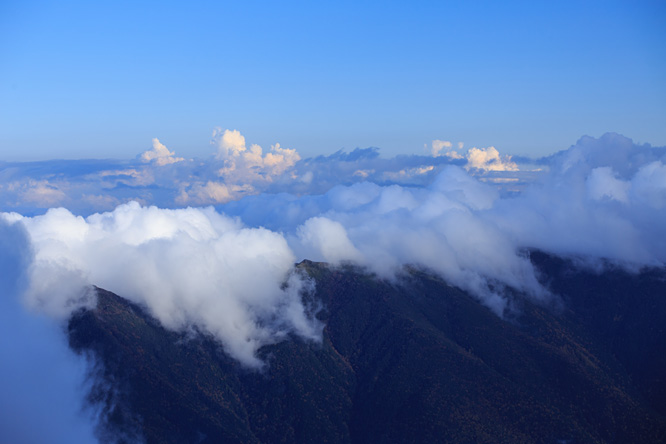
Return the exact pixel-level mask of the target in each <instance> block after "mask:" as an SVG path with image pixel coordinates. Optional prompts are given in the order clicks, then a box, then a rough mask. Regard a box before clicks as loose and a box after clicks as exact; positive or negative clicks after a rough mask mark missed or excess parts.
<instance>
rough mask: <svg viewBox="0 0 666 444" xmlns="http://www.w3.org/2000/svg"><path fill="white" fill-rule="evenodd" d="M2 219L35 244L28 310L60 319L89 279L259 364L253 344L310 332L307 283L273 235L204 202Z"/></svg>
mask: <svg viewBox="0 0 666 444" xmlns="http://www.w3.org/2000/svg"><path fill="white" fill-rule="evenodd" d="M3 217H4V219H5V220H8V221H13V223H14V224H18V225H20V226H22V227H24V228H25V230H26V231H27V233H28V235H29V239H30V242H31V244H32V248H33V249H34V251H35V257H34V260H33V262H32V264H31V266H30V267H29V270H28V282H29V285H28V287H27V289H26V291H25V296H24V298H25V302H26V304H27V305H28V306H29V307H31V309H33V310H36V311H39V312H43V313H46V314H48V315H50V316H52V317H55V318H66V317H67V316H68V315H69V313H71V312H72V311H73V310H76V309H77V308H80V307H82V306H88V307H89V306H91V304H93V303H94V300H93V299H92V298H91V297H90V293H89V292H88V291H87V289H88V288H90V285H93V284H94V285H97V286H100V287H102V288H105V289H108V290H110V291H113V292H116V293H118V294H121V295H123V296H124V297H127V298H129V299H131V300H133V301H136V302H139V303H141V304H144V305H146V306H147V307H148V308H149V310H150V312H151V313H152V314H153V315H154V316H155V317H156V318H157V319H159V320H160V321H161V323H162V324H163V325H165V326H166V327H167V328H170V329H174V330H182V329H187V328H189V327H191V326H196V327H198V328H199V329H201V330H203V331H206V332H208V333H210V334H212V335H214V336H215V337H216V338H217V339H218V340H219V341H220V342H221V343H222V344H223V345H224V348H225V350H226V351H227V352H228V353H229V354H230V355H231V356H232V357H234V358H236V359H238V360H239V361H241V362H243V363H244V364H246V365H248V366H252V367H258V366H261V365H262V363H261V361H260V360H259V359H258V358H257V357H256V355H255V354H256V351H257V350H258V349H259V348H260V347H261V346H262V345H265V344H269V343H272V342H275V341H278V340H281V339H283V338H284V337H285V336H286V335H287V334H288V333H290V332H293V333H296V334H299V335H301V336H303V337H305V338H309V339H313V340H316V339H317V338H318V337H319V325H318V323H317V321H316V320H314V319H312V318H311V317H310V316H309V315H307V314H306V308H305V307H304V306H303V305H302V302H301V291H304V290H305V289H306V288H307V285H306V283H304V281H303V279H302V278H301V277H300V276H299V275H295V274H293V273H294V271H293V265H294V262H295V259H296V258H295V256H294V254H293V253H292V251H291V249H290V248H289V246H288V245H287V242H286V240H285V239H284V237H283V236H282V235H280V234H278V233H275V232H272V231H269V230H267V229H263V228H247V227H244V226H243V224H242V223H241V222H240V221H239V220H237V219H232V218H229V217H226V216H223V215H221V214H218V213H216V212H215V211H214V210H213V209H212V208H205V209H194V208H188V209H181V210H164V209H158V208H156V207H141V206H140V205H139V204H137V203H130V204H126V205H121V206H119V207H117V208H116V209H115V210H114V211H113V212H110V213H101V214H93V215H91V216H89V217H87V218H85V219H84V218H83V217H80V216H75V215H73V214H72V213H70V212H69V211H67V210H65V209H62V208H60V209H52V210H49V211H48V212H47V213H46V214H44V215H43V216H37V217H33V218H27V217H21V216H17V215H8V214H5V215H4V216H3ZM285 283H287V285H286V286H285V285H284V284H285Z"/></svg>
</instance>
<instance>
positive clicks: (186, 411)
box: [69, 252, 666, 444]
mask: <svg viewBox="0 0 666 444" xmlns="http://www.w3.org/2000/svg"><path fill="white" fill-rule="evenodd" d="M531 258H532V261H533V262H534V263H535V265H536V266H537V267H538V268H539V269H540V270H541V272H542V278H543V280H544V282H546V283H547V285H548V286H549V288H550V289H552V290H553V291H554V292H555V293H557V294H559V295H561V296H562V298H563V301H564V304H563V305H562V306H561V307H560V308H552V307H550V308H549V307H540V306H536V305H534V304H532V303H530V302H529V301H527V300H525V299H523V298H521V297H520V296H519V295H516V296H515V303H516V305H517V306H518V308H517V311H516V313H517V314H516V315H515V316H513V317H511V318H510V319H506V320H503V319H500V318H499V317H497V316H495V315H494V314H493V313H491V312H490V311H489V310H488V309H487V308H486V307H485V306H483V305H481V304H480V303H479V302H477V300H476V299H475V298H473V297H471V296H469V295H468V294H466V293H464V292H462V291H460V290H458V289H456V288H454V287H451V286H449V285H447V284H446V283H445V282H443V281H442V280H440V279H438V278H435V277H433V276H431V275H429V274H426V273H423V272H419V271H416V270H410V271H409V273H408V275H407V276H406V277H405V278H404V279H403V280H402V281H401V282H400V284H390V283H387V282H383V281H380V280H377V279H375V278H373V277H372V276H370V275H368V274H365V273H363V272H361V271H360V270H358V269H354V268H351V267H349V268H340V269H334V268H330V267H328V266H326V265H325V264H320V263H313V262H309V261H304V262H303V263H301V264H299V267H300V268H301V269H302V270H304V271H306V272H307V273H308V274H309V275H310V276H312V277H313V278H314V279H315V280H316V283H317V291H316V294H315V297H316V298H318V299H320V300H321V301H322V302H323V303H324V306H325V309H324V311H323V312H321V313H320V317H321V319H323V320H324V321H325V323H326V328H325V330H324V341H323V344H321V345H319V344H312V343H306V342H303V341H302V340H299V339H297V338H293V339H292V340H288V341H283V342H281V343H279V344H275V345H271V346H266V347H264V348H263V349H261V355H262V356H263V357H264V359H265V360H266V361H267V362H268V363H269V366H268V367H267V369H266V370H265V371H264V372H263V373H259V372H256V371H249V370H246V369H244V368H243V367H242V366H240V365H239V364H238V363H237V362H235V361H234V360H232V359H230V358H229V357H227V356H226V355H225V354H224V352H223V351H222V350H221V347H220V345H219V344H217V343H216V342H215V341H214V340H212V339H211V338H210V337H206V336H204V335H200V334H199V335H192V334H190V335H189V336H188V337H186V336H184V335H183V334H179V333H174V332H170V331H167V330H165V329H163V328H162V327H161V326H160V325H159V323H158V322H157V321H155V320H153V319H151V318H150V317H149V316H148V315H146V314H145V312H144V311H142V310H141V309H140V308H139V307H137V306H135V305H133V304H131V303H129V302H127V301H126V300H124V299H122V298H120V297H118V296H116V295H114V294H112V293H109V292H107V291H104V290H101V289H100V290H99V291H98V295H99V302H98V306H97V308H96V309H95V310H92V311H83V312H79V313H77V314H76V315H75V316H74V317H73V318H72V319H71V321H70V324H69V337H70V344H71V346H72V348H73V349H74V350H76V351H78V352H81V353H88V354H90V355H91V356H94V357H95V360H96V361H97V362H98V365H97V367H96V377H95V380H96V381H97V383H96V384H95V387H94V388H93V390H92V392H91V395H90V396H91V399H92V400H93V401H94V402H95V403H97V404H99V405H102V406H103V408H104V412H105V415H104V421H103V423H102V425H101V426H100V434H101V435H100V436H101V437H102V440H103V441H123V440H124V441H128V442H132V441H133V440H135V439H136V437H138V436H143V437H144V439H145V441H146V442H147V443H179V444H180V443H190V442H202V443H220V442H229V443H236V442H237V443H259V442H262V443H291V442H307V443H318V442H332V443H344V442H354V443H373V442H382V443H402V442H422V443H437V442H450V443H560V442H561V443H564V442H566V443H663V442H666V331H665V325H666V281H665V279H666V272H664V270H652V271H647V272H643V273H641V274H637V275H632V274H628V273H626V272H624V271H621V270H617V269H612V268H611V269H608V270H607V271H605V272H603V273H601V274H595V273H592V272H589V271H581V270H580V269H578V268H576V267H575V266H574V265H573V264H572V262H570V261H567V260H562V259H558V258H554V257H551V256H547V255H545V254H541V253H537V252H534V253H532V255H531Z"/></svg>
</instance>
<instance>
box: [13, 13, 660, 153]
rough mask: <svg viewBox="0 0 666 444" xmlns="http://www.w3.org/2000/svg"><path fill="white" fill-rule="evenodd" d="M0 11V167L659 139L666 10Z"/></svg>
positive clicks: (527, 148) (529, 149)
mask: <svg viewBox="0 0 666 444" xmlns="http://www.w3.org/2000/svg"><path fill="white" fill-rule="evenodd" d="M140 3H141V4H140V5H137V4H135V2H77V1H59V2H51V1H46V2H29V1H11V0H9V1H4V2H2V3H1V4H0V160H43V159H52V158H132V157H134V156H136V155H137V154H139V153H141V152H143V151H145V150H147V149H149V148H150V146H151V140H152V138H154V137H158V138H159V139H160V141H161V142H163V143H164V144H166V145H167V146H168V147H169V149H172V150H174V151H175V152H176V153H177V154H178V155H181V156H187V157H204V156H207V155H209V154H210V153H211V152H213V151H214V149H213V148H211V146H210V143H209V142H210V139H211V133H212V130H213V128H215V127H216V126H220V127H222V128H230V129H238V130H239V131H241V132H242V133H243V134H244V135H245V137H246V138H247V139H248V142H249V143H257V144H259V145H262V146H264V147H269V146H270V145H272V144H274V143H276V142H279V143H280V144H281V145H282V146H283V147H287V148H293V149H296V150H297V151H298V152H299V153H300V154H301V156H303V157H308V156H314V155H319V154H330V153H332V152H334V151H337V150H338V149H341V148H344V149H346V150H352V149H354V148H356V147H368V146H376V147H379V148H380V149H381V153H382V155H386V156H388V155H396V154H398V153H404V154H423V153H424V152H425V149H424V145H425V144H430V142H431V141H432V140H434V139H442V140H451V141H453V142H454V143H455V142H458V141H462V142H464V143H465V146H466V147H471V146H479V147H486V146H490V145H494V146H496V147H497V148H498V149H499V150H500V151H502V152H505V153H510V154H523V155H531V156H541V155H545V154H550V153H552V152H555V151H557V150H561V149H565V148H567V147H568V146H570V145H571V144H573V143H575V141H576V140H577V139H578V138H579V137H580V136H582V135H584V134H588V135H591V136H594V137H598V136H600V135H601V134H603V133H605V132H607V131H614V132H618V133H621V134H624V135H626V136H628V137H631V138H633V139H634V141H636V142H639V143H643V142H649V143H651V144H653V145H666V45H664V42H666V3H665V2H663V1H653V2H650V1H615V2H613V1H604V2H594V1H586V2H567V1H564V2H471V1H470V2H462V1H461V2H363V3H362V4H359V2H331V3H324V2H279V3H278V2H231V3H229V2H191V4H185V3H183V2H167V1H162V2H140Z"/></svg>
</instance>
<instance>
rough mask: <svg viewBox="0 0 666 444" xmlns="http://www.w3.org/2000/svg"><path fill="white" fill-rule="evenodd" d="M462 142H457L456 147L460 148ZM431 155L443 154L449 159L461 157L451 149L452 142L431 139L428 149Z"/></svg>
mask: <svg viewBox="0 0 666 444" xmlns="http://www.w3.org/2000/svg"><path fill="white" fill-rule="evenodd" d="M461 144H462V142H459V143H458V149H462V145H461ZM430 152H431V153H432V155H433V157H439V156H445V157H449V158H451V159H462V158H463V156H462V155H461V154H460V153H459V152H457V151H456V150H454V149H453V144H452V143H451V142H449V141H448V140H433V141H432V148H431V150H430Z"/></svg>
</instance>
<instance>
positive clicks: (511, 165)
mask: <svg viewBox="0 0 666 444" xmlns="http://www.w3.org/2000/svg"><path fill="white" fill-rule="evenodd" d="M463 147H464V144H463V143H462V142H458V144H457V149H456V148H453V144H452V143H451V142H449V141H447V140H433V141H432V148H431V150H430V151H431V153H432V156H433V157H447V158H449V159H452V160H462V159H464V160H465V161H466V164H465V168H466V169H467V170H472V172H474V170H478V171H480V172H486V171H518V165H517V164H516V163H515V162H513V161H511V156H501V155H500V153H499V151H497V148H495V147H494V146H490V147H488V148H476V147H474V148H470V149H469V150H467V153H465V154H462V153H461V151H462V149H463Z"/></svg>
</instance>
